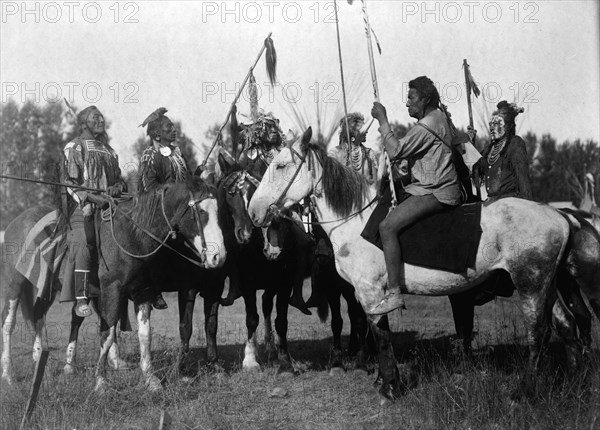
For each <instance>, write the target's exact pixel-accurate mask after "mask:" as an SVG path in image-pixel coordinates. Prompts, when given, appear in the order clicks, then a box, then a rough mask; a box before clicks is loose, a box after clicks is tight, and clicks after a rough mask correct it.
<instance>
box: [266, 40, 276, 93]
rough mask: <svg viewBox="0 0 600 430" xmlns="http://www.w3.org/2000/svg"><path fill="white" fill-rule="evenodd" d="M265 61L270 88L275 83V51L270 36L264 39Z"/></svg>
mask: <svg viewBox="0 0 600 430" xmlns="http://www.w3.org/2000/svg"><path fill="white" fill-rule="evenodd" d="M265 48H266V52H265V59H266V61H267V75H269V81H270V82H271V86H274V85H275V82H277V51H275V45H274V44H273V39H271V36H269V37H267V38H266V39H265Z"/></svg>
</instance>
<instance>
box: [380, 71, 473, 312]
mask: <svg viewBox="0 0 600 430" xmlns="http://www.w3.org/2000/svg"><path fill="white" fill-rule="evenodd" d="M408 87H409V92H408V101H407V102H406V107H407V108H408V114H409V115H410V116H411V117H413V118H416V119H417V120H418V123H417V126H415V127H412V128H411V129H410V130H409V131H408V133H407V134H406V136H404V137H403V138H402V139H398V138H396V137H395V136H394V133H393V132H392V129H391V126H390V124H389V121H388V118H387V112H386V109H385V107H384V106H383V105H382V104H380V103H378V102H375V103H374V105H373V109H372V110H371V115H372V116H373V118H376V119H377V121H379V131H380V133H381V136H382V140H383V144H384V145H385V150H386V151H387V153H388V155H389V157H390V159H391V160H394V159H400V158H407V159H408V160H409V170H410V177H411V182H410V184H408V185H407V186H406V187H405V188H404V193H403V194H402V195H400V196H398V200H399V203H398V206H396V207H395V208H394V209H393V210H392V211H391V212H390V213H389V214H388V216H387V218H385V219H384V220H383V221H382V222H381V224H380V225H379V232H380V234H381V240H382V244H383V251H384V254H385V265H386V268H387V273H388V288H387V290H386V291H385V296H384V298H383V300H382V301H381V302H380V303H379V304H378V305H376V306H374V307H373V308H372V309H371V310H370V313H372V314H385V313H388V312H391V311H393V310H394V309H398V308H405V305H404V298H403V296H402V291H401V289H402V287H403V286H404V282H405V281H404V265H403V263H402V255H401V249H400V244H399V242H398V233H399V232H400V231H401V230H403V229H404V228H406V227H408V226H409V225H411V224H413V223H415V222H417V221H418V220H420V219H423V218H425V217H427V216H429V215H432V214H434V213H436V212H440V211H442V210H443V209H444V208H445V207H448V206H456V205H458V204H460V200H461V193H460V187H459V182H458V176H457V173H456V169H455V167H454V165H453V163H452V150H451V149H450V147H449V146H448V144H447V143H446V142H450V141H451V140H452V131H451V128H450V124H449V123H448V120H447V117H446V115H445V113H444V112H442V111H441V110H440V109H439V105H440V96H439V93H438V91H437V89H436V88H435V86H434V85H433V82H432V81H431V80H430V79H429V78H427V77H426V76H420V77H418V78H416V79H413V80H412V81H410V82H409V83H408Z"/></svg>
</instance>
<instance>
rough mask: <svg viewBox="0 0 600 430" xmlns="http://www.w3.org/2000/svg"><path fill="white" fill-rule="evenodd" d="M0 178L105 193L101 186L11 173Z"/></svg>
mask: <svg viewBox="0 0 600 430" xmlns="http://www.w3.org/2000/svg"><path fill="white" fill-rule="evenodd" d="M0 179H12V180H14V181H22V182H31V183H33V184H43V185H54V186H57V187H65V188H76V189H78V190H84V191H93V192H97V193H105V192H106V190H103V189H102V188H92V187H84V186H82V185H71V184H64V183H62V182H52V181H42V180H39V179H27V178H19V177H18V176H11V175H0Z"/></svg>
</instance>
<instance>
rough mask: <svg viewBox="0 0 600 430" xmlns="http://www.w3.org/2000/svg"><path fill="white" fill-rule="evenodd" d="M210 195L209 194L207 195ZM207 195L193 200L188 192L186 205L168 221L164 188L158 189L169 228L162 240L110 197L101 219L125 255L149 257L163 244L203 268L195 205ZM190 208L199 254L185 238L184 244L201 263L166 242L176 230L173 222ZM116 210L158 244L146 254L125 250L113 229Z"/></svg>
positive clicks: (204, 243)
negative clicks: (196, 234)
mask: <svg viewBox="0 0 600 430" xmlns="http://www.w3.org/2000/svg"><path fill="white" fill-rule="evenodd" d="M208 196H210V194H209V195H208ZM206 198H208V197H205V198H203V199H200V200H194V199H193V195H192V193H191V192H190V201H189V202H188V204H187V205H186V207H185V208H184V209H179V210H178V211H177V213H176V214H175V216H173V220H171V221H169V219H168V217H167V214H166V211H165V203H164V200H165V199H164V190H161V191H160V200H161V209H162V214H163V217H164V220H165V221H166V223H167V226H168V228H169V231H168V232H167V234H166V236H165V238H164V239H163V240H161V239H160V238H159V237H157V236H156V235H155V234H153V233H152V232H150V231H149V230H148V229H146V228H144V227H142V226H140V225H139V224H138V223H136V222H135V221H134V220H133V218H132V217H131V216H129V214H127V213H126V212H125V211H123V210H121V209H119V207H118V206H117V205H114V206H113V204H114V201H113V200H112V199H111V200H110V207H109V208H108V209H107V210H106V211H103V212H102V221H110V229H111V235H112V238H113V240H114V242H115V243H116V245H117V247H118V248H119V249H120V250H121V251H122V252H123V253H125V254H126V255H128V256H130V257H133V258H147V257H150V256H152V255H154V254H155V253H157V252H158V250H159V249H160V248H162V247H163V246H164V247H165V248H167V249H169V250H171V251H173V252H175V253H176V254H178V255H179V256H181V257H183V258H185V259H186V260H188V261H189V262H190V263H192V264H194V265H196V266H198V267H201V268H204V265H203V264H202V263H204V261H205V260H206V250H207V247H206V239H205V236H204V229H203V226H202V220H201V219H200V214H198V209H197V207H196V206H197V205H198V204H199V203H201V202H202V201H203V200H205V199H206ZM190 208H192V216H193V217H194V220H195V221H196V226H197V227H198V229H199V234H200V238H201V240H202V252H201V253H200V254H198V253H197V251H196V250H195V249H194V247H193V246H190V245H189V243H188V241H187V240H186V245H187V246H188V247H190V248H191V250H192V251H194V252H195V253H196V254H198V256H199V257H200V259H201V261H202V263H199V262H198V261H196V260H194V259H192V258H189V257H188V256H186V255H183V254H182V253H180V252H179V251H177V250H176V249H175V248H173V247H172V246H170V245H168V244H167V241H168V240H169V238H175V236H176V234H177V232H176V230H175V229H174V228H173V226H172V225H173V224H176V223H177V221H179V219H180V218H182V217H183V215H184V214H185V212H187V210H188V209H190ZM116 211H119V212H120V213H121V214H122V215H123V216H124V217H125V218H127V219H128V220H129V221H131V223H132V224H133V225H135V226H136V227H137V228H139V229H140V230H141V231H142V232H144V233H145V234H146V235H147V236H149V237H150V238H151V239H153V240H155V241H156V242H158V243H159V244H158V246H157V247H156V248H155V249H154V250H153V251H151V252H149V253H147V254H142V255H136V254H133V253H131V252H129V251H127V250H126V249H125V248H124V247H123V246H122V245H121V244H120V243H119V242H118V241H117V238H116V236H115V230H114V214H115V213H116Z"/></svg>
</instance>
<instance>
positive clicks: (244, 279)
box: [219, 157, 308, 372]
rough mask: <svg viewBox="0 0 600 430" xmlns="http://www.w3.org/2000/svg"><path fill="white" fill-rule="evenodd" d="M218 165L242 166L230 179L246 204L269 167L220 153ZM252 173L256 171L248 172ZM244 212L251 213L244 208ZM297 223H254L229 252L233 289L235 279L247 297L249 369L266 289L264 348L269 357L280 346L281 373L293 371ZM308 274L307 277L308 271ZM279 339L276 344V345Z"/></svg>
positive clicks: (254, 356) (254, 365)
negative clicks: (245, 166) (246, 164)
mask: <svg viewBox="0 0 600 430" xmlns="http://www.w3.org/2000/svg"><path fill="white" fill-rule="evenodd" d="M219 165H220V167H221V170H222V171H223V172H230V171H231V170H232V169H233V170H234V171H235V170H238V171H239V172H240V173H239V179H238V181H237V186H236V184H235V183H234V184H232V186H233V187H234V188H236V187H237V188H236V189H237V192H239V193H240V194H241V196H242V198H243V200H244V201H245V202H246V208H247V204H248V203H249V202H250V199H251V198H252V194H253V193H254V191H255V190H256V187H257V185H258V183H259V181H258V180H257V179H256V178H255V176H254V175H257V174H258V175H259V174H260V172H261V168H260V167H263V169H262V171H264V167H266V166H257V165H256V164H254V165H253V166H250V168H249V171H248V170H240V167H239V166H235V165H232V164H230V163H228V162H227V160H226V159H225V158H223V157H220V158H219ZM250 172H252V173H250ZM246 217H247V219H248V220H250V218H249V217H248V215H247V213H246ZM292 228H297V226H294V225H292V221H289V220H287V219H283V218H282V219H280V220H275V221H274V222H272V223H271V224H270V225H269V226H268V227H263V228H254V229H253V231H252V234H251V236H250V238H249V241H248V243H247V244H245V245H240V246H237V247H236V248H235V251H233V252H231V253H229V254H228V255H229V257H228V265H227V267H228V275H229V279H230V288H231V287H232V283H233V284H235V285H234V288H237V289H238V290H239V291H240V292H241V294H242V297H243V299H244V304H245V307H246V329H247V333H248V339H247V342H246V347H245V350H244V359H243V363H242V365H243V368H244V369H245V370H253V369H258V368H259V367H260V365H259V363H258V361H257V356H258V351H257V340H256V330H257V328H258V323H259V315H258V310H257V304H256V293H257V291H258V290H264V293H263V295H262V311H263V317H264V327H265V339H264V341H265V347H266V349H267V355H268V358H269V359H270V358H271V356H272V355H273V353H274V352H275V351H276V354H277V357H278V360H279V371H280V372H294V368H293V365H292V361H291V357H290V354H289V351H288V346H287V329H288V319H287V314H288V307H289V303H288V302H289V297H290V294H291V292H292V286H293V284H294V282H302V279H298V277H299V274H301V273H302V272H301V271H299V270H298V267H297V265H298V260H299V256H298V253H299V252H301V251H300V250H299V249H298V247H297V246H296V243H295V235H294V234H291V231H290V229H292ZM305 276H308V271H306V273H305ZM274 306H275V309H276V317H275V334H276V338H275V339H273V329H272V323H271V322H272V319H271V314H272V312H273V307H274ZM274 344H275V345H274Z"/></svg>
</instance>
